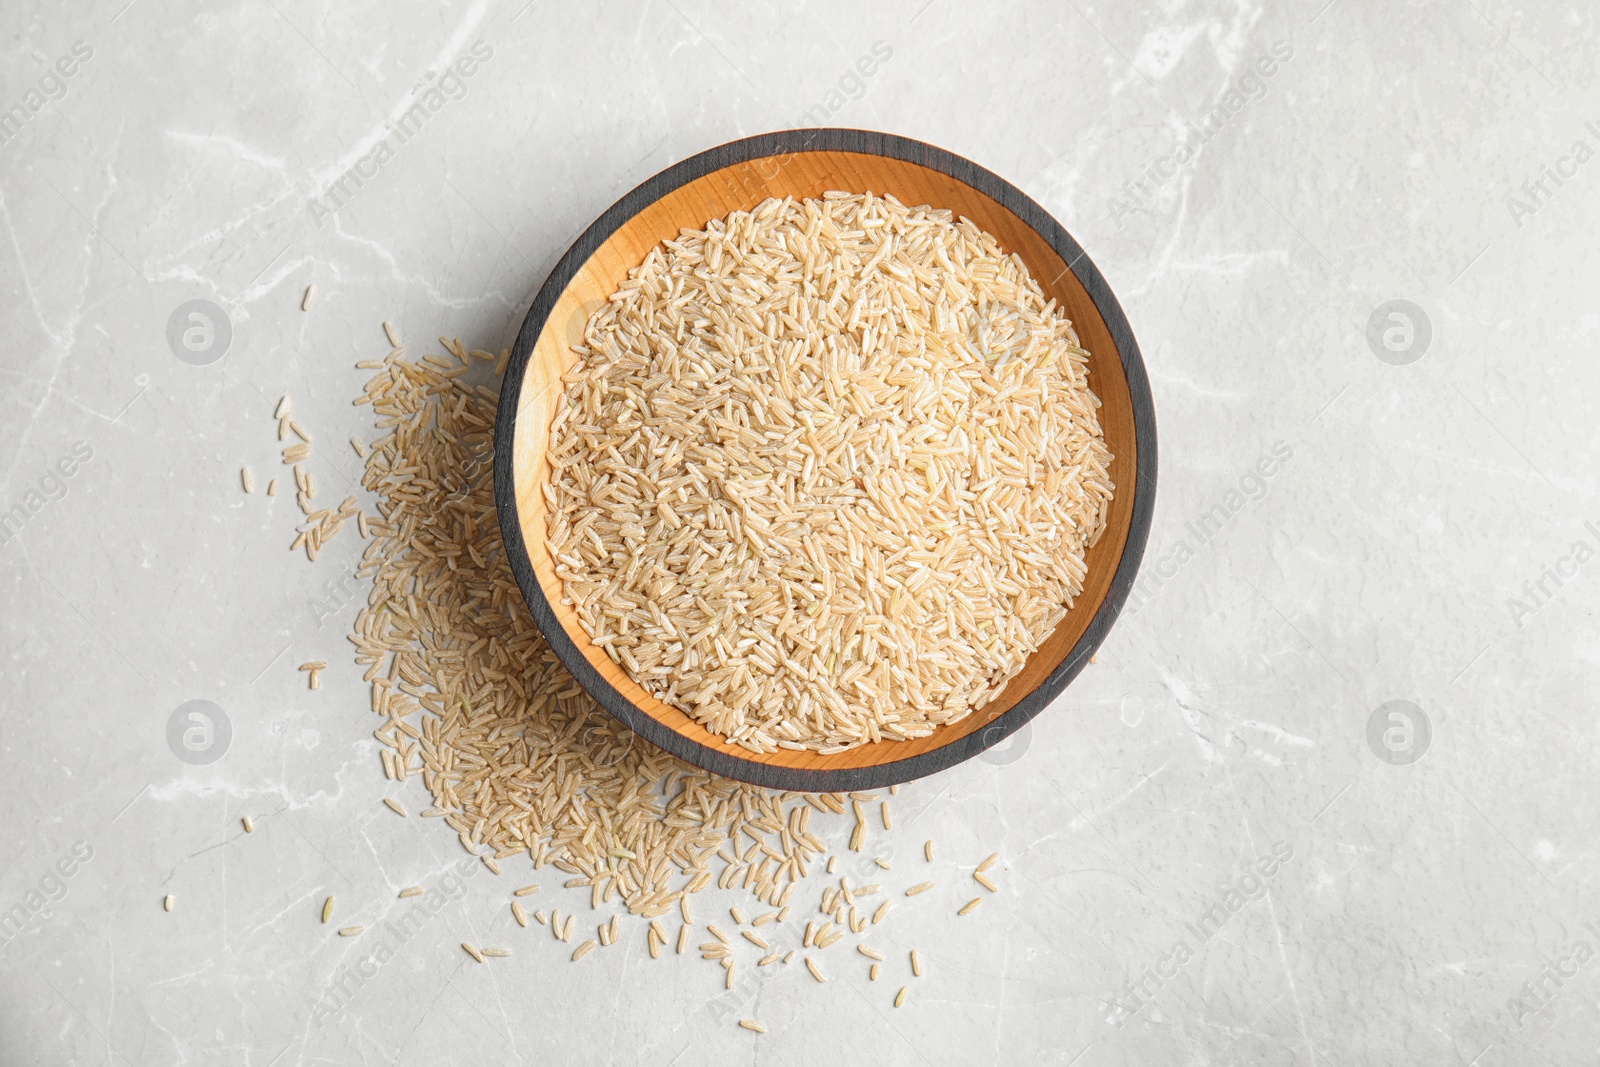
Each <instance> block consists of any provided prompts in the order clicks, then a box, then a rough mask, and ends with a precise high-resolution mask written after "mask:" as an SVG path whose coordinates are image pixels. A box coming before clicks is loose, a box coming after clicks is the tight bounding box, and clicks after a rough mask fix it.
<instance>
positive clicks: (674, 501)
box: [545, 193, 1113, 752]
mask: <svg viewBox="0 0 1600 1067" xmlns="http://www.w3.org/2000/svg"><path fill="white" fill-rule="evenodd" d="M583 341H584V343H583V345H581V346H579V347H578V348H577V350H576V352H577V355H578V361H577V363H576V364H575V365H574V366H573V368H572V369H571V370H570V371H569V372H568V373H567V375H566V378H565V380H566V382H567V388H566V390H565V391H564V393H563V396H562V398H561V402H560V404H559V406H558V409H557V413H556V415H555V418H554V421H553V425H552V431H551V432H552V440H551V448H550V462H551V465H552V467H553V473H552V477H551V479H550V481H549V483H548V484H547V485H546V487H545V497H546V502H547V504H548V536H549V542H550V545H551V548H552V552H553V555H554V556H555V558H556V573H557V574H558V576H559V577H560V578H561V580H562V583H563V595H564V597H565V598H566V600H567V601H568V602H570V603H571V604H572V605H573V607H574V609H575V610H576V612H577V616H578V619H579V621H580V623H581V625H582V626H583V628H584V630H585V631H586V632H587V633H588V634H589V636H590V638H591V639H592V640H593V641H594V643H595V644H596V645H598V646H600V647H602V648H604V649H605V650H606V652H607V654H608V655H610V656H611V658H612V659H613V660H614V661H615V662H617V663H619V664H621V665H622V666H623V668H624V669H625V670H626V671H627V672H628V674H629V675H630V676H631V677H632V678H633V679H634V680H635V681H637V682H638V683H639V684H640V685H642V686H644V687H645V688H646V689H647V690H648V691H650V692H652V693H653V694H655V695H656V696H657V697H659V698H660V699H661V700H663V701H664V702H666V703H668V704H671V705H673V706H675V707H678V708H680V709H682V710H683V711H684V712H686V713H687V714H689V715H691V716H692V717H693V718H694V719H696V720H697V721H699V722H700V723H702V724H704V725H705V726H706V727H707V728H708V729H710V730H712V731H713V732H715V733H718V734H721V735H723V736H725V737H727V738H728V739H729V740H731V741H733V742H735V743H737V744H739V745H741V746H743V747H745V748H747V749H749V750H751V751H754V752H770V751H772V750H774V749H775V748H780V747H781V748H792V749H814V750H818V751H822V752H836V751H842V750H845V749H848V748H852V747H854V746H857V745H860V744H864V743H867V742H873V741H879V740H884V739H906V738H915V737H922V736H925V735H927V734H928V733H930V732H932V731H933V730H934V729H936V728H937V727H938V726H940V725H942V724H945V723H951V722H955V721H957V720H959V719H961V718H963V717H965V716H966V715H968V714H970V713H971V712H972V711H973V710H974V709H976V708H979V707H982V706H983V705H985V704H986V703H988V702H989V701H990V700H992V699H994V698H995V697H996V696H998V695H999V694H1000V693H1001V692H1002V691H1003V690H1004V689H1005V687H1006V685H1007V683H1008V682H1009V681H1010V680H1011V679H1012V678H1014V677H1015V676H1016V674H1017V673H1018V672H1019V671H1020V670H1021V669H1022V667H1023V665H1024V664H1025V662H1026V661H1027V658H1028V656H1029V655H1030V654H1031V653H1033V652H1034V651H1035V650H1036V649H1037V648H1038V646H1039V644H1040V643H1041V642H1042V641H1043V640H1044V639H1045V637H1047V636H1048V635H1049V634H1050V632H1051V631H1052V630H1053V629H1054V628H1055V627H1056V625H1057V624H1058V623H1059V622H1060V621H1061V619H1062V618H1063V617H1064V615H1065V614H1066V612H1067V610H1068V609H1069V608H1070V606H1071V605H1072V602H1073V600H1074V599H1075V598H1076V597H1077V596H1078V594H1079V593H1080V592H1081V591H1082V587H1083V579H1084V576H1085V568H1084V553H1085V551H1086V550H1087V549H1088V548H1089V547H1091V546H1092V545H1093V544H1094V543H1095V541H1096V540H1097V539H1098V538H1099V536H1100V534H1101V533H1102V531H1103V530H1104V528H1105V522H1106V513H1107V509H1108V506H1109V504H1110V501H1111V498H1112V492H1113V486H1112V483H1111V479H1110V477H1109V475H1108V473H1107V469H1108V467H1109V465H1110V462H1111V454H1110V452H1109V450H1108V449H1107V447H1106V444H1105V439H1104V436H1103V434H1102V433H1101V430H1100V424H1099V416H1098V408H1099V400H1098V399H1097V398H1096V397H1095V395H1094V393H1093V392H1092V391H1091V389H1090V387H1089V382H1088V369H1087V356H1088V353H1086V352H1085V351H1084V350H1083V349H1082V348H1081V347H1080V346H1079V344H1078V339H1077V335H1076V334H1075V333H1074V331H1073V328H1072V324H1071V322H1070V321H1068V319H1067V318H1066V317H1065V316H1064V315H1063V314H1062V313H1061V311H1060V310H1059V309H1058V308H1057V307H1056V306H1055V304H1054V302H1053V301H1050V300H1047V299H1046V298H1045V296H1044V294H1043V292H1042V290H1041V289H1040V287H1039V285H1038V283H1037V282H1035V281H1034V279H1033V278H1032V277H1031V276H1030V275H1029V273H1028V271H1027V268H1026V267H1025V266H1024V264H1023V263H1022V261H1021V260H1020V259H1019V258H1018V257H1017V256H1015V255H1007V254H1006V253H1005V252H1003V251H1002V249H1001V248H1000V246H999V244H998V242H997V241H996V240H995V238H994V237H992V236H991V235H989V234H987V233H985V232H984V231H982V230H981V229H979V228H978V227H977V226H976V225H975V224H974V223H972V222H971V221H970V220H968V219H966V218H962V219H959V220H957V219H953V218H952V217H951V215H950V213H949V212H946V211H938V210H933V209H930V208H926V207H919V208H908V207H906V206H904V205H902V204H900V203H899V202H898V201H896V200H895V199H893V198H892V197H876V196H873V195H871V194H870V193H869V194H865V195H846V194H831V193H830V194H828V196H827V198H825V199H821V200H800V201H796V200H793V199H786V200H782V201H779V200H768V201H766V202H764V203H763V204H761V205H759V206H758V207H757V208H755V209H754V210H753V211H750V212H735V213H733V214H732V215H729V216H728V217H727V218H726V219H723V220H716V221H713V222H711V223H710V224H708V225H707V226H706V228H705V229H704V230H697V231H690V230H685V231H683V232H682V233H681V234H680V236H679V237H678V238H677V239H676V240H672V241H667V242H665V244H664V248H663V247H658V248H656V249H653V250H652V251H651V252H650V254H649V255H648V256H647V257H646V259H645V261H644V263H643V264H642V265H640V266H639V267H637V268H636V269H634V270H633V271H632V272H630V274H629V276H628V278H627V280H626V281H624V282H623V283H622V285H621V287H620V288H619V289H618V291H617V292H616V293H615V294H613V295H612V297H611V299H610V300H609V301H608V302H607V303H605V304H604V305H603V306H602V307H601V308H600V309H599V310H597V311H596V312H595V314H594V315H593V316H592V317H591V318H590V320H589V321H588V323H587V325H586V328H585V332H584V338H583Z"/></svg>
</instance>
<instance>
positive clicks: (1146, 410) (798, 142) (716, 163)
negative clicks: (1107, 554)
mask: <svg viewBox="0 0 1600 1067" xmlns="http://www.w3.org/2000/svg"><path fill="white" fill-rule="evenodd" d="M815 151H831V152H854V153H858V154H863V155H874V156H886V157H889V158H891V159H898V160H901V161H903V162H907V163H915V164H919V165H921V166H924V167H928V168H930V169H932V170H937V171H939V172H941V173H943V174H945V175H947V176H948V177H951V178H954V179H956V180H957V181H960V182H963V183H965V184H966V185H968V186H971V187H972V188H974V189H976V190H978V191H979V192H981V193H983V194H985V195H986V196H988V197H990V198H991V199H993V200H995V201H996V202H998V203H999V204H1001V205H1002V206H1004V207H1005V208H1006V209H1008V210H1009V211H1011V212H1012V213H1013V214H1015V215H1016V216H1017V217H1018V218H1020V219H1022V221H1023V222H1025V223H1027V224H1028V225H1029V226H1030V227H1032V228H1033V229H1034V230H1035V231H1036V232H1037V233H1038V234H1039V235H1040V236H1041V237H1043V238H1044V240H1045V241H1046V242H1047V243H1048V244H1049V245H1050V246H1051V247H1052V248H1053V249H1055V251H1056V253H1057V254H1058V255H1060V256H1061V258H1062V260H1063V261H1064V262H1066V263H1067V264H1068V265H1069V266H1070V267H1071V269H1072V272H1073V274H1075V275H1077V278H1078V281H1079V282H1080V283H1081V284H1082V285H1083V287H1084V289H1085V291H1087V292H1088V294H1089V298H1090V299H1091V300H1092V301H1093V302H1094V305H1095V307H1096V308H1097V309H1098V310H1099V312H1100V315H1101V317H1102V318H1103V319H1104V320H1105V323H1106V327H1107V328H1108V329H1109V331H1110V333H1111V337H1112V339H1113V341H1114V342H1115V343H1116V346H1117V354H1118V356H1119V357H1120V358H1121V360H1122V369H1123V373H1124V374H1125V375H1126V376H1127V379H1128V394H1129V397H1130V398H1131V401H1132V405H1133V422H1134V440H1135V450H1136V452H1137V455H1136V457H1135V471H1136V481H1135V487H1134V502H1133V519H1132V522H1131V525H1130V526H1129V529H1128V541H1127V544H1126V545H1125V546H1124V547H1123V550H1122V556H1121V558H1120V559H1119V560H1118V563H1117V572H1116V575H1115V576H1114V577H1113V578H1112V581H1111V587H1110V589H1109V590H1107V592H1106V596H1105V599H1104V600H1103V601H1102V602H1101V604H1100V606H1099V609H1098V610H1096V612H1095V615H1094V618H1093V620H1091V621H1090V623H1089V627H1088V629H1087V630H1085V631H1084V633H1083V636H1082V637H1080V638H1079V639H1078V642H1077V644H1076V645H1074V646H1073V648H1072V650H1071V651H1070V652H1069V653H1068V654H1067V657H1066V658H1065V659H1064V660H1062V661H1061V663H1060V664H1059V665H1058V666H1057V667H1056V669H1055V670H1053V671H1051V672H1050V674H1049V676H1047V677H1046V678H1045V680H1044V681H1043V682H1041V683H1040V684H1039V686H1038V688H1037V689H1035V690H1034V691H1033V692H1031V693H1029V694H1027V695H1026V696H1024V697H1023V698H1022V699H1021V700H1019V701H1017V703H1016V704H1015V705H1013V706H1012V707H1011V708H1010V709H1008V710H1007V711H1006V712H1004V713H1003V714H1002V715H1000V716H999V717H998V718H997V719H995V720H994V722H992V723H990V724H988V725H987V726H985V727H984V728H983V729H981V730H974V731H972V732H971V733H969V734H967V735H966V736H965V737H961V738H958V739H956V740H954V741H951V742H949V743H947V744H944V745H941V746H940V747H938V748H935V749H932V750H930V751H927V752H924V753H922V754H921V755H916V756H908V757H906V758H905V759H901V760H894V761H892V762H889V763H881V764H877V765H875V766H871V767H851V768H838V769H827V770H823V769H814V768H800V767H781V766H775V765H773V764H768V763H762V762H760V761H759V760H756V759H747V758H745V757H742V756H736V755H732V754H730V753H727V752H720V751H717V750H716V749H713V748H709V747H707V746H706V745H703V744H701V743H700V742H698V741H694V740H691V739H690V738H687V737H685V736H683V735H682V734H680V733H678V732H677V731H675V730H673V729H671V728H670V727H668V726H665V725H664V724H662V723H660V722H658V721H656V720H655V719H654V718H652V717H651V716H650V715H648V714H646V713H645V712H644V711H642V710H641V709H639V708H638V707H636V706H635V705H634V704H633V702H632V701H630V700H629V699H628V698H627V697H625V696H623V695H622V693H621V692H619V691H618V690H617V689H616V688H615V687H613V686H612V685H611V684H610V683H609V682H607V681H606V680H605V679H604V678H603V677H601V675H600V673H599V672H598V671H596V670H595V669H594V666H593V665H592V664H590V663H589V661H588V660H587V659H585V658H584V656H583V653H582V652H580V651H579V650H578V647H577V645H575V644H574V643H573V641H572V638H571V637H570V636H568V634H567V632H566V629H565V628H564V627H563V626H562V625H561V621H560V620H559V619H557V618H556V615H555V612H554V611H552V610H551V608H550V603H549V601H548V600H546V599H545V595H544V589H543V588H542V587H541V586H540V585H539V579H538V577H537V575H535V574H534V572H533V565H532V563H531V561H530V560H529V558H528V550H527V546H526V545H525V544H524V542H523V539H522V525H521V522H520V521H519V519H518V516H517V503H516V493H515V488H514V484H513V477H512V457H513V452H512V440H513V436H514V434H515V430H516V421H517V420H516V412H517V407H518V404H519V402H520V399H521V393H522V380H523V376H524V374H525V373H526V370H527V365H528V359H529V357H530V355H531V354H532V352H533V347H534V342H535V341H537V340H538V337H539V333H540V331H541V330H542V329H543V328H544V324H545V320H546V319H547V318H548V317H549V315H550V310H551V309H552V308H553V307H554V306H555V304H556V301H557V300H558V299H559V298H560V296H561V294H562V292H563V291H565V289H566V287H567V283H568V282H570V281H571V280H572V278H573V276H574V275H576V274H577V272H578V270H579V269H580V268H581V267H582V266H583V264H584V263H585V262H587V261H588V259H589V257H590V256H591V255H592V254H593V253H594V251H595V250H596V249H597V248H599V247H600V245H601V244H603V243H604V242H605V240H606V239H607V238H608V237H610V236H611V235H612V234H613V233H614V232H615V231H616V230H617V229H618V228H619V227H621V226H622V225H623V224H624V223H625V222H627V221H628V220H629V219H631V218H633V216H634V215H636V214H638V213H639V212H640V211H642V210H643V209H644V208H646V207H647V206H649V205H650V204H651V203H654V202H655V201H656V200H659V199H661V197H663V196H665V195H666V194H668V193H670V192H672V191H673V190H675V189H677V188H679V187H681V186H683V185H686V184H688V183H689V182H692V181H694V180H695V179H697V178H701V177H704V176H705V175H707V174H710V173H712V172H714V171H717V170H721V169H723V168H725V167H730V166H735V165H737V164H740V163H748V162H749V161H751V160H753V159H762V158H765V157H769V156H779V155H785V154H788V153H793V152H815ZM1155 488H1156V427H1155V407H1154V404H1153V402H1152V401H1151V397H1150V382H1149V378H1148V377H1147V376H1146V374H1145V367H1144V360H1143V358H1142V357H1141V356H1140V353H1139V345H1138V342H1137V341H1135V340H1134V336H1133V330H1132V329H1131V328H1130V327H1129V325H1128V320H1127V317H1126V316H1124V315H1123V313H1122V307H1121V305H1120V304H1118V303H1117V298H1116V297H1115V296H1114V295H1112V292H1111V287H1110V286H1109V285H1107V284H1106V280H1105V278H1104V277H1102V276H1101V274H1100V271H1099V269H1098V268H1096V267H1095V265H1094V263H1093V261H1092V260H1090V259H1089V257H1088V255H1087V254H1085V252H1084V251H1083V249H1082V248H1081V247H1080V246H1079V245H1078V242H1077V241H1075V240H1073V239H1072V236H1071V235H1070V234H1068V233H1067V231H1066V230H1065V229H1063V228H1062V226H1061V224H1060V223H1058V222H1056V220H1055V219H1054V218H1052V217H1051V216H1050V214H1049V213H1048V212H1046V211H1045V210H1044V209H1043V208H1041V207H1040V206H1039V205H1038V204H1036V203H1034V202H1033V200H1032V199H1030V198H1029V197H1028V196H1027V195H1026V194H1024V193H1023V192H1022V191H1021V190H1020V189H1018V188H1016V187H1015V186H1014V185H1012V184H1010V183H1009V182H1007V181H1005V180H1004V179H1002V178H1000V177H999V176H998V175H995V174H993V173H991V172H989V171H987V170H985V169H984V168H983V167H980V166H978V165H977V164H976V163H973V162H972V161H970V160H967V159H964V158H962V157H961V156H958V155H955V154H953V153H951V152H946V151H945V150H943V149H941V148H935V147H934V146H933V145H930V144H924V143H923V142H921V141H914V140H911V139H910V138H907V137H897V136H895V135H894V134H888V133H875V132H872V131H869V130H851V129H830V128H821V129H803V130H785V131H781V132H778V133H766V134H760V135H758V136H755V137H745V138H742V139H741V140H737V141H730V142H729V143H727V144H724V145H719V146H717V147H716V148H712V149H709V150H708V151H705V152H701V153H700V154H699V155H696V156H691V157H690V158H688V159H686V160H684V161H683V162H681V163H677V164H674V165H673V166H671V167H668V168H667V169H666V170H664V171H662V172H661V173H659V174H657V175H655V176H654V177H652V178H649V179H647V180H646V181H644V182H643V183H642V184H640V185H639V186H638V187H637V188H635V189H634V190H633V191H632V192H630V193H628V194H627V195H626V196H624V197H623V198H622V199H621V200H618V201H617V202H616V203H615V204H613V205H612V206H611V208H610V209H609V210H607V211H606V212H605V214H603V215H601V216H600V217H599V218H598V219H596V220H595V221H594V223H593V224H592V225H591V226H590V227H589V228H588V229H587V230H585V231H584V232H583V234H582V235H581V236H579V237H578V239H577V240H576V241H574V242H573V244H572V247H571V248H569V249H567V252H566V254H565V255H563V256H562V257H561V261H560V262H559V263H557V264H556V266H555V269H554V270H553V271H551V273H550V276H549V277H548V278H546V279H545V282H544V284H543V285H542V286H541V287H540V289H539V293H538V295H537V296H536V297H534V300H533V306H532V307H531V308H529V309H528V315H527V317H526V318H525V319H524V320H523V322H522V329H521V331H520V332H519V333H518V334H517V341H516V346H515V347H514V348H513V349H512V350H511V361H510V363H509V364H508V365H507V367H506V372H505V379H504V380H503V382H502V384H501V389H500V405H499V412H498V415H497V417H496V420H495V456H494V496H495V507H496V510H497V511H498V512H499V515H500V530H501V534H502V535H503V537H504V540H505V547H506V555H507V557H508V559H509V560H510V562H511V570H512V572H513V573H514V574H515V575H516V579H517V585H518V586H520V587H521V589H522V596H523V599H524V600H526V601H527V604H528V608H529V610H530V611H531V612H532V613H533V618H534V622H535V623H537V624H538V627H539V629H540V631H542V632H543V634H544V637H545V640H546V641H548V642H549V643H550V646H551V648H553V649H554V650H555V653H556V655H557V656H558V657H559V658H560V660H561V662H562V663H564V664H565V665H566V667H567V669H568V670H569V671H571V672H572V674H573V676H574V677H575V678H577V679H578V682H579V683H580V684H581V685H582V686H583V687H584V689H585V690H587V691H588V692H589V694H590V695H591V696H593V697H594V699H595V700H596V701H598V702H599V703H600V705H601V706H602V707H604V708H605V709H606V710H607V711H608V712H610V713H611V714H612V715H613V716H615V717H616V718H617V719H619V720H621V721H622V722H623V723H624V724H625V725H626V726H627V727H628V728H629V729H631V730H633V731H634V732H635V733H638V734H640V735H642V736H643V737H644V738H645V739H646V740H648V741H649V742H651V743H652V744H654V745H656V746H657V747H658V748H661V749H664V750H666V751H667V752H670V753H671V754H672V755H674V756H677V757H678V758H680V759H682V760H685V761H686V762H688V763H692V764H694V765H695V766H697V767H700V768H703V769H705V770H708V771H711V772H713V773H715V774H719V775H722V776H724V777H727V778H733V779H736V780H738V781H741V782H749V783H751V784H753V785H759V786H765V787H767V788H770V789H780V790H788V791H794V792H808V793H831V792H849V791H851V790H859V789H876V788H880V787H883V786H888V785H893V784H897V783H900V782H908V781H911V780H913V779H916V778H922V777H926V776H927V775H930V774H934V773H936V772H938V771H942V770H945V769H946V768H948V767H953V766H955V765H956V764H958V763H962V762H964V761H966V760H968V759H971V758H972V757H973V756H976V755H978V754H979V753H981V752H983V751H984V750H985V749H988V748H992V747H993V746H995V745H997V744H999V743H1000V742H1002V741H1004V740H1005V739H1006V738H1008V737H1010V736H1011V735H1012V734H1014V733H1015V732H1016V731H1018V730H1020V729H1021V728H1022V727H1023V726H1025V725H1026V724H1027V723H1028V722H1029V721H1030V720H1031V719H1032V718H1033V717H1034V716H1035V715H1037V714H1039V713H1040V712H1041V711H1043V710H1044V709H1045V708H1046V707H1047V706H1049V704H1050V702H1051V701H1052V700H1054V699H1055V698H1056V697H1057V696H1059V695H1060V694H1061V691H1062V690H1064V689H1065V688H1066V687H1067V684H1068V683H1069V682H1071V681H1072V680H1073V679H1074V678H1075V677H1077V675H1078V672H1079V671H1081V670H1082V669H1083V667H1084V665H1085V664H1087V663H1088V662H1089V657H1090V656H1091V655H1093V654H1094V651H1095V649H1097V648H1099V647H1100V644H1101V643H1102V642H1103V641H1104V640H1105V638H1106V635H1107V633H1109V632H1110V629H1111V626H1112V624H1113V623H1114V622H1115V621H1116V619H1117V616H1118V615H1119V614H1120V613H1121V611H1122V607H1123V605H1124V604H1125V603H1126V601H1127V599H1128V594H1129V593H1130V592H1131V590H1132V588H1133V582H1134V578H1135V576H1136V575H1137V573H1138V570H1139V562H1140V560H1141V559H1142V557H1143V556H1144V550H1145V544H1146V542H1147V541H1148V540H1149V535H1150V521H1151V517H1152V513H1153V511H1154V509H1155Z"/></svg>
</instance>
